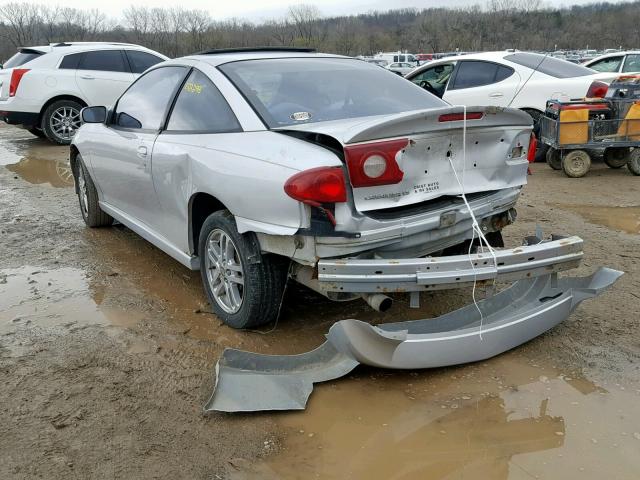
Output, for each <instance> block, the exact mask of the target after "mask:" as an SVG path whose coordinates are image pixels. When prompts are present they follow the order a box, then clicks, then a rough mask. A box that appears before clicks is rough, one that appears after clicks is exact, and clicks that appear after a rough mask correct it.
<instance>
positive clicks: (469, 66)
mask: <svg viewBox="0 0 640 480" xmlns="http://www.w3.org/2000/svg"><path fill="white" fill-rule="evenodd" d="M519 85H520V76H519V75H518V74H517V73H516V71H515V70H514V69H513V68H511V67H507V66H505V65H500V64H498V63H495V62H488V61H484V60H461V61H459V62H458V64H457V65H456V69H455V71H454V73H453V78H452V79H451V81H450V82H449V84H448V85H447V89H446V91H445V94H444V96H443V97H442V98H443V100H446V101H447V102H449V103H450V104H452V105H496V106H500V107H506V106H508V105H509V103H510V102H511V100H512V99H513V97H514V96H515V95H516V92H517V90H518V86H519Z"/></svg>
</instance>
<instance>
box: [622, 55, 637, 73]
mask: <svg viewBox="0 0 640 480" xmlns="http://www.w3.org/2000/svg"><path fill="white" fill-rule="evenodd" d="M622 71H623V72H625V73H628V72H640V55H627V59H626V60H625V62H624V67H622Z"/></svg>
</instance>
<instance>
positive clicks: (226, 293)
mask: <svg viewBox="0 0 640 480" xmlns="http://www.w3.org/2000/svg"><path fill="white" fill-rule="evenodd" d="M198 252H199V253H200V274H201V277H202V283H203V285H204V290H205V293H206V294H207V298H208V300H209V303H210V304H211V307H212V309H213V311H214V313H215V314H216V315H217V316H218V317H219V318H220V319H221V320H222V321H223V322H224V323H225V324H227V325H228V326H230V327H233V328H253V327H257V326H260V325H265V324H267V323H270V322H273V321H275V320H276V319H277V318H278V314H279V313H280V305H281V302H282V297H283V295H284V288H285V284H286V281H287V266H288V260H286V259H285V258H284V257H279V256H277V255H271V254H263V253H262V252H261V251H260V244H259V243H258V239H257V237H256V236H255V234H254V233H246V234H240V233H238V230H237V228H236V223H235V219H234V218H233V215H232V214H231V212H229V211H228V210H219V211H217V212H215V213H212V214H211V215H209V217H207V219H206V220H205V221H204V224H203V225H202V229H201V230H200V237H199V241H198Z"/></svg>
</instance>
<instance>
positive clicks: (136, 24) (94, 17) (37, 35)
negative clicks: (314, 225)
mask: <svg viewBox="0 0 640 480" xmlns="http://www.w3.org/2000/svg"><path fill="white" fill-rule="evenodd" d="M62 41H114V42H130V43H137V44H141V45H145V46H147V47H149V48H152V49H154V50H157V51H159V52H162V53H164V54H166V55H168V56H170V57H177V56H181V55H186V54H190V53H194V52H198V51H201V50H205V49H209V48H229V47H252V46H263V45H278V46H302V47H313V48H316V49H318V50H319V51H324V52H332V53H338V54H343V55H373V54H375V53H377V52H380V51H397V50H407V51H410V52H412V53H422V52H424V53H431V52H450V51H455V50H459V51H481V50H503V49H506V48H517V49H522V50H540V51H549V50H554V49H584V48H587V47H588V48H595V49H603V48H618V47H622V48H634V47H635V48H637V47H640V1H630V2H624V3H615V4H612V3H607V2H600V3H593V4H589V5H582V6H571V7H559V8H552V7H548V6H545V5H544V4H543V3H542V2H541V1H540V0H489V1H487V2H486V3H484V4H482V5H474V6H470V7H465V8H442V7H441V8H427V9H415V8H411V9H398V10H389V11H385V12H379V11H373V12H369V13H365V14H360V15H350V16H334V17H325V16H323V15H322V12H321V11H320V10H319V9H318V8H317V7H316V6H313V5H304V4H303V5H296V6H292V7H290V8H289V11H288V13H287V14H286V15H285V16H283V17H282V18H276V19H272V20H268V21H265V22H262V23H252V22H249V21H246V20H241V19H229V20H216V19H214V18H212V17H211V15H210V14H209V13H208V12H207V11H204V10H192V9H185V8H182V7H172V8H149V7H137V6H130V7H129V8H127V9H126V10H125V11H124V12H123V14H122V17H121V18H119V19H114V18H109V17H107V15H105V14H104V13H103V12H101V11H100V10H97V9H91V10H82V9H76V8H66V7H59V6H50V5H44V4H42V5H38V4H32V3H26V2H13V3H7V4H4V5H2V6H0V59H3V60H6V59H7V58H9V57H10V56H11V55H13V54H14V53H15V52H16V49H17V48H18V47H22V46H33V45H43V44H44V45H46V44H49V43H54V42H62Z"/></svg>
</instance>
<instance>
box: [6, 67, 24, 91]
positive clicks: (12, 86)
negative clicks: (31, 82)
mask: <svg viewBox="0 0 640 480" xmlns="http://www.w3.org/2000/svg"><path fill="white" fill-rule="evenodd" d="M28 71H29V69H28V68H14V69H13V70H12V72H11V81H10V82H9V96H10V97H15V96H16V92H17V91H18V85H20V80H22V77H23V76H24V74H25V73H27V72H28Z"/></svg>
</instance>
